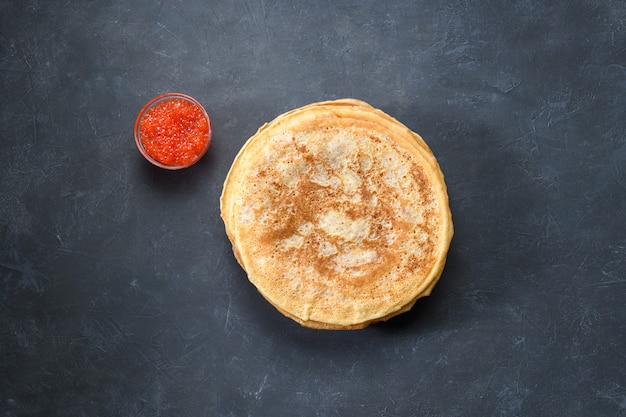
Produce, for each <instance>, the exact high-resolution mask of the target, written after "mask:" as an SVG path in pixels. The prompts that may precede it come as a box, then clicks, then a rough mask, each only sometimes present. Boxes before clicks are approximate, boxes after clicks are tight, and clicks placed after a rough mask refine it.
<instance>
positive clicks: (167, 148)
mask: <svg viewBox="0 0 626 417" xmlns="http://www.w3.org/2000/svg"><path fill="white" fill-rule="evenodd" d="M211 137H212V125H211V119H210V118H209V115H208V114H207V112H206V110H205V109H204V107H203V106H202V105H201V104H200V103H199V102H198V101H197V100H196V99H194V98H192V97H190V96H188V95H186V94H181V93H166V94H161V95H159V96H156V97H154V98H153V99H152V100H150V101H148V102H147V103H146V105H145V106H143V108H142V109H141V111H140V112H139V115H138V116H137V119H136V120H135V143H136V144H137V148H138V149H139V152H141V154H142V155H143V156H144V158H146V159H147V160H148V161H149V162H150V163H152V164H153V165H156V166H157V167H159V168H163V169H170V170H176V169H183V168H187V167H190V166H192V165H193V164H195V163H196V162H198V161H199V160H200V159H201V158H202V157H203V156H204V154H205V153H206V151H207V150H208V149H209V146H210V145H211Z"/></svg>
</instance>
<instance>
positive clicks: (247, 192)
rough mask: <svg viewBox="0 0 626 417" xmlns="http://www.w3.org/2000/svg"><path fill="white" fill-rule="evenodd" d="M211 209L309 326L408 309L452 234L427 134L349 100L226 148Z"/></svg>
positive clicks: (279, 303)
mask: <svg viewBox="0 0 626 417" xmlns="http://www.w3.org/2000/svg"><path fill="white" fill-rule="evenodd" d="M220 208H221V216H222V219H223V221H224V224H225V229H226V234H227V235H228V238H229V239H230V241H231V243H232V246H233V252H234V254H235V257H236V259H237V261H238V262H239V264H240V265H241V266H242V268H243V269H244V270H245V271H246V273H247V276H248V279H249V281H250V282H251V283H252V284H253V285H255V286H256V288H257V289H258V291H259V292H260V293H261V294H262V295H263V297H265V298H266V299H267V300H268V301H269V302H270V303H271V304H272V305H274V307H275V308H276V309H277V310H278V311H280V312H281V313H282V314H283V315H285V316H287V317H289V318H291V319H293V320H295V321H297V322H298V323H300V324H301V325H303V326H305V327H310V328H316V329H359V328H364V327H366V326H368V325H370V324H371V323H375V322H379V321H384V320H387V319H389V318H391V317H393V316H395V315H397V314H400V313H403V312H406V311H408V310H410V309H411V307H412V306H413V305H414V303H415V301H416V300H417V299H419V298H420V297H422V296H426V295H429V294H430V293H431V291H432V289H433V287H434V286H435V284H436V283H437V281H438V280H439V278H440V276H441V273H442V271H443V268H444V264H445V261H446V255H447V252H448V248H449V245H450V240H451V238H452V234H453V226H452V217H451V213H450V209H449V204H448V196H447V191H446V185H445V182H444V177H443V173H442V172H441V169H440V168H439V165H438V163H437V160H436V159H435V157H434V155H433V153H432V152H431V150H430V149H429V147H428V145H427V144H426V142H424V140H423V139H422V138H421V137H420V136H419V135H417V134H416V133H414V132H412V131H411V130H409V129H408V128H407V127H406V126H404V125H403V124H402V123H400V122H399V121H397V120H396V119H394V118H393V117H391V116H389V115H387V114H386V113H384V112H382V111H381V110H378V109H375V108H373V107H372V106H370V105H369V104H367V103H365V102H363V101H360V100H355V99H341V100H335V101H325V102H319V103H313V104H310V105H307V106H304V107H301V108H298V109H295V110H291V111H289V112H287V113H284V114H282V115H280V116H278V117H277V118H276V119H274V120H273V121H271V122H270V123H266V124H265V125H263V126H262V127H261V128H260V129H259V130H258V131H257V133H256V134H255V135H254V136H252V137H251V138H250V139H249V140H248V141H247V142H246V143H245V145H244V146H243V147H242V149H241V150H240V152H239V153H238V154H237V156H236V157H235V160H234V162H233V164H232V166H231V168H230V171H229V173H228V175H227V177H226V180H225V182H224V188H223V192H222V196H221V199H220Z"/></svg>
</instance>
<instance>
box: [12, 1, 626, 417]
mask: <svg viewBox="0 0 626 417" xmlns="http://www.w3.org/2000/svg"><path fill="white" fill-rule="evenodd" d="M168 91H177V92H183V93H187V94H190V95H192V96H193V97H195V98H197V99H198V100H199V101H200V102H202V103H203V104H204V105H205V107H206V108H207V111H208V112H209V114H210V115H211V116H212V119H213V125H214V136H213V144H212V146H211V148H210V149H209V152H208V154H207V155H206V156H205V158H204V159H203V160H202V161H201V162H200V163H198V164H197V165H195V166H194V167H192V168H190V169H187V170H184V171H181V172H169V171H163V170H159V169H158V168H154V167H152V166H151V165H149V164H148V163H147V162H146V161H145V160H143V159H142V157H141V156H140V154H139V152H138V151H137V149H136V148H135V144H134V139H133V130H132V129H133V124H134V121H135V117H136V115H137V113H138V111H139V110H140V108H141V107H142V105H143V104H144V103H145V102H146V101H148V100H149V99H150V98H152V97H153V96H155V95H157V94H160V93H163V92H168ZM339 97H355V98H359V99H363V100H366V101H368V102H370V103H371V104H372V105H374V106H375V107H379V108H381V109H383V110H385V111H386V112H388V113H389V114H391V115H393V116H395V117H396V118H398V119H399V120H401V121H402V122H404V123H405V124H406V125H407V126H409V127H410V128H411V129H413V130H415V131H417V132H418V133H420V134H421V135H422V136H423V137H424V138H425V139H426V141H427V142H428V143H429V144H430V145H431V147H432V149H433V151H434V153H435V155H436V156H437V158H438V159H439V161H440V164H441V167H442V169H443V171H444V173H445V175H446V179H447V184H448V190H449V195H450V203H451V208H452V212H453V216H454V221H455V227H456V234H455V237H454V239H453V242H452V246H451V248H450V254H449V258H448V265H447V267H446V269H445V272H444V274H443V276H442V279H441V281H440V283H439V285H438V286H437V287H436V289H435V291H434V293H433V295H432V296H431V297H430V298H427V299H423V300H422V301H420V302H419V303H418V304H417V305H416V307H415V308H414V310H413V311H412V312H410V313H408V314H405V315H403V316H401V317H398V318H395V319H393V320H392V321H390V322H388V323H386V324H379V325H375V326H373V327H371V328H368V329H366V330H362V331H355V332H319V331H312V330H307V329H303V328H300V327H299V326H298V325H297V324H295V323H293V322H291V321H290V320H288V319H285V318H283V317H282V316H281V315H280V314H279V313H277V312H276V311H275V310H274V309H273V308H272V307H271V306H270V305H269V304H268V303H266V302H265V301H264V300H263V299H262V298H261V297H260V296H259V295H258V293H257V292H256V290H255V289H254V288H253V287H252V286H251V285H250V284H249V283H248V281H247V279H246V277H245V274H244V273H243V271H242V270H241V269H240V268H239V266H238V265H237V264H236V262H235V259H234V257H233V255H232V252H231V248H230V244H229V242H228V241H227V239H226V236H225V234H224V229H223V224H222V222H221V220H220V218H219V195H220V193H221V187H222V183H223V180H224V178H225V175H226V173H227V171H228V168H229V167H230V164H231V162H232V160H233V158H234V156H235V154H236V153H237V152H238V150H239V149H240V147H241V146H242V145H243V143H244V142H245V140H247V139H248V137H250V136H251V135H252V134H253V133H254V132H255V131H256V129H257V128H258V127H259V126H261V125H262V124H263V123H264V122H267V121H269V120H271V119H272V118H274V117H275V116H277V115H278V114H280V113H282V112H285V111H287V110H290V109H292V108H294V107H298V106H301V105H305V104H308V103H310V102H313V101H319V100H324V99H332V98H339ZM625 120H626V3H625V2H623V1H621V0H614V1H597V2H594V1H583V0H577V1H567V0H557V1H543V0H529V1H512V2H508V1H507V2H498V1H487V0H484V1H477V0H475V1H471V0H468V1H450V2H430V1H416V2H411V1H404V2H390V1H361V2H356V1H337V2H331V1H252V0H250V1H244V0H234V1H200V0H189V1H183V0H162V1H152V0H143V1H113V0H109V1H107V0H93V1H60V0H59V1H57V0H51V1H40V0H25V1H2V2H1V3H0V129H1V133H0V134H1V141H2V142H1V153H0V416H2V417H8V416H247V415H251V416H281V415H294V416H411V415H422V416H504V415H506V416H514V415H519V416H546V415H550V416H592V415H593V416H626V307H625V305H626V303H625V298H626V297H625V296H626V261H625V258H626V121H625Z"/></svg>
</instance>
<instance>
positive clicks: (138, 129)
mask: <svg viewBox="0 0 626 417" xmlns="http://www.w3.org/2000/svg"><path fill="white" fill-rule="evenodd" d="M173 99H176V100H185V101H188V102H190V103H192V104H194V105H195V106H197V107H198V108H199V109H200V110H201V111H202V114H203V116H204V117H205V118H206V120H207V124H208V131H207V134H206V138H205V144H204V147H203V148H202V149H201V150H200V151H199V152H198V153H197V154H196V158H195V159H193V160H192V161H190V162H189V163H186V164H183V165H167V164H164V163H163V162H160V161H157V160H156V159H154V158H153V157H152V156H150V154H148V152H147V151H146V149H145V147H144V144H143V142H142V140H141V120H142V119H143V117H144V116H145V114H146V112H148V111H149V110H150V109H152V108H153V107H155V106H156V105H157V104H159V103H162V102H164V101H167V100H173ZM212 135H213V129H212V124H211V119H210V118H209V115H208V113H207V112H206V110H205V109H204V107H203V106H202V104H200V103H199V102H198V101H197V100H196V99H194V98H193V97H190V96H188V95H186V94H182V93H165V94H161V95H158V96H156V97H154V98H153V99H152V100H150V101H148V102H147V103H146V104H145V105H144V106H143V108H142V109H141V111H140V112H139V115H138V116H137V119H136V120H135V143H136V144H137V148H138V149H139V152H141V154H142V155H143V157H144V158H146V160H148V162H150V163H151V164H153V165H155V166H157V167H159V168H163V169H169V170H177V169H183V168H188V167H190V166H192V165H193V164H195V163H196V162H198V161H199V160H200V159H202V157H203V156H204V154H205V153H206V151H207V150H208V149H209V146H210V145H211V138H212Z"/></svg>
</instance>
